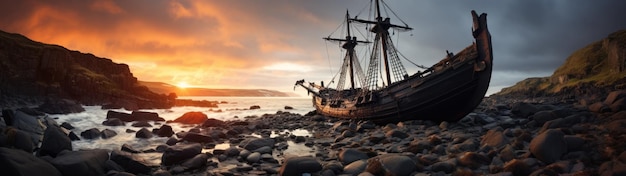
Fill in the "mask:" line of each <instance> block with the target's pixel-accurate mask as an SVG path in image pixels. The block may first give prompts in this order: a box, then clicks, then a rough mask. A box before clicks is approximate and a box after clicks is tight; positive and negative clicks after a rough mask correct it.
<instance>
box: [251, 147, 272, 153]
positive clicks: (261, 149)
mask: <svg viewBox="0 0 626 176" xmlns="http://www.w3.org/2000/svg"><path fill="white" fill-rule="evenodd" d="M272 151H273V149H272V148H271V147H269V146H263V147H261V148H258V149H256V150H253V151H252V152H259V153H261V154H266V153H267V154H272Z"/></svg>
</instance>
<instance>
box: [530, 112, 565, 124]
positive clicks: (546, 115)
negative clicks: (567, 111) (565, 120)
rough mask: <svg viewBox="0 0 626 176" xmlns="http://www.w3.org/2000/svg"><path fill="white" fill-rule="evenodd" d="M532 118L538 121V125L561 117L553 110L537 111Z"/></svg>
mask: <svg viewBox="0 0 626 176" xmlns="http://www.w3.org/2000/svg"><path fill="white" fill-rule="evenodd" d="M530 118H531V119H533V120H534V121H535V122H537V124H538V125H540V126H541V125H543V124H544V123H546V122H547V121H550V120H554V119H557V118H559V117H558V116H557V114H556V113H554V112H553V111H539V112H537V113H535V114H534V115H532V116H531V117H530Z"/></svg>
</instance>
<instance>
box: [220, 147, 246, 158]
mask: <svg viewBox="0 0 626 176" xmlns="http://www.w3.org/2000/svg"><path fill="white" fill-rule="evenodd" d="M240 153H241V151H239V149H238V148H237V147H234V146H231V147H229V148H227V149H226V150H224V154H225V155H226V156H229V157H234V156H239V154H240ZM242 157H243V156H242ZM245 157H247V156H245ZM245 157H244V158H245Z"/></svg>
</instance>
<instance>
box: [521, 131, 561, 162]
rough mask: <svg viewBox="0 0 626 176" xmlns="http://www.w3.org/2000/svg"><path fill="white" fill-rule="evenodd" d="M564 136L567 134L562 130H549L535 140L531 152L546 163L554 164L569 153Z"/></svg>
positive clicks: (532, 142) (531, 144) (531, 145)
mask: <svg viewBox="0 0 626 176" xmlns="http://www.w3.org/2000/svg"><path fill="white" fill-rule="evenodd" d="M564 136H565V134H564V133H563V132H561V131H560V130H554V129H550V130H547V131H545V132H543V133H541V134H539V135H537V136H536V137H535V138H533V140H532V141H531V142H530V146H529V150H530V152H531V153H532V154H533V155H534V156H535V157H536V158H537V159H539V160H541V161H543V162H544V163H548V164H550V163H554V162H555V161H558V160H559V159H560V158H561V156H563V154H565V153H567V144H566V143H565V139H564Z"/></svg>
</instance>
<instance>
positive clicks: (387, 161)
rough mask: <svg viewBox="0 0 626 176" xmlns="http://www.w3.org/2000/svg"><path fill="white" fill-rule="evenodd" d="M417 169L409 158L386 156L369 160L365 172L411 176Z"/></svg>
mask: <svg viewBox="0 0 626 176" xmlns="http://www.w3.org/2000/svg"><path fill="white" fill-rule="evenodd" d="M416 169H417V167H416V164H415V162H414V161H413V160H412V159H411V158H409V157H408V156H404V155H398V154H385V155H380V156H376V157H374V158H370V159H368V160H367V167H366V169H365V171H367V172H369V173H371V174H374V175H410V174H411V173H412V172H413V171H415V170H416Z"/></svg>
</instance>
